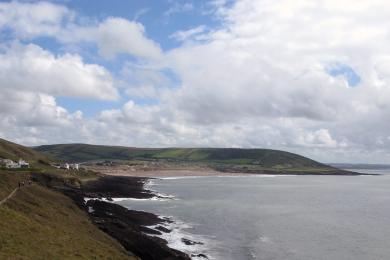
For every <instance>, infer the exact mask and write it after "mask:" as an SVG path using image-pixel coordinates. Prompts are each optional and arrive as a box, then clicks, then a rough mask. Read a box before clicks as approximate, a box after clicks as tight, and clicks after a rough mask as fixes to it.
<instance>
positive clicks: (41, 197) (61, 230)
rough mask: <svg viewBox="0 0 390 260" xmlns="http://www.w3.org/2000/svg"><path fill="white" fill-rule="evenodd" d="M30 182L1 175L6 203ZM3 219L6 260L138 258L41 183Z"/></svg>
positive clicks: (0, 251) (19, 197)
mask: <svg viewBox="0 0 390 260" xmlns="http://www.w3.org/2000/svg"><path fill="white" fill-rule="evenodd" d="M26 177H27V174H26V173H18V172H5V171H0V195H1V198H3V197H5V196H7V195H8V194H9V192H10V191H12V190H13V189H14V188H15V187H16V186H17V183H18V181H19V180H21V179H25V178H26ZM59 178H60V177H59ZM0 219H1V222H0V259H136V258H135V257H132V256H129V255H128V254H127V252H126V251H125V250H124V249H123V248H122V247H121V246H120V244H119V243H117V242H116V241H115V240H113V239H112V238H111V237H109V236H108V235H106V234H105V233H103V232H102V231H100V230H99V229H98V228H97V227H96V226H94V225H93V224H92V223H91V222H90V220H89V218H88V216H87V214H86V213H85V212H84V211H82V210H81V209H80V208H78V207H77V206H76V205H75V204H74V203H73V201H72V200H71V199H70V198H68V197H66V196H65V195H63V194H61V193H58V192H55V191H52V190H50V189H48V188H45V187H43V186H40V185H37V184H34V185H32V186H28V187H24V188H22V189H20V190H18V191H17V193H16V195H15V196H14V197H12V198H11V199H10V200H8V201H7V202H6V203H5V204H4V205H2V206H0Z"/></svg>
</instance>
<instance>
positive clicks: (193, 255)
mask: <svg viewBox="0 0 390 260" xmlns="http://www.w3.org/2000/svg"><path fill="white" fill-rule="evenodd" d="M191 256H192V257H199V258H204V259H209V258H208V257H207V255H205V254H191Z"/></svg>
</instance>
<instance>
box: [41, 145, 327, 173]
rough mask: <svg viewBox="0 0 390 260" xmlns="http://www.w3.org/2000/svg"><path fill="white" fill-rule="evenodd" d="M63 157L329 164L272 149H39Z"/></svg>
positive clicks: (87, 146) (230, 162)
mask: <svg viewBox="0 0 390 260" xmlns="http://www.w3.org/2000/svg"><path fill="white" fill-rule="evenodd" d="M35 149H36V150H37V151H39V152H42V153H44V154H46V155H49V156H53V157H55V158H57V159H59V160H64V161H73V162H85V161H92V160H104V159H107V160H136V159H148V160H150V159H156V160H157V159H166V160H178V161H187V162H199V163H223V164H234V165H247V164H253V165H261V166H263V167H278V166H280V167H294V168H301V167H310V168H316V167H326V166H325V165H323V164H321V163H319V162H316V161H314V160H311V159H309V158H306V157H303V156H300V155H297V154H294V153H289V152H284V151H279V150H270V149H237V148H134V147H123V146H103V145H88V144H57V145H44V146H39V147H36V148H35Z"/></svg>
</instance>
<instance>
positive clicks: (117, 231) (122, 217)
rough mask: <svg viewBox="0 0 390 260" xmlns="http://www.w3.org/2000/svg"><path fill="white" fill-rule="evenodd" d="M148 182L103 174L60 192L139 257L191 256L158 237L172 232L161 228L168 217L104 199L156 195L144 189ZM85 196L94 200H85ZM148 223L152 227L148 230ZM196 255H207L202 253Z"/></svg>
mask: <svg viewBox="0 0 390 260" xmlns="http://www.w3.org/2000/svg"><path fill="white" fill-rule="evenodd" d="M147 181H148V178H137V177H117V176H104V177H101V178H99V179H98V180H96V181H90V182H87V183H85V184H83V185H82V187H81V188H80V189H75V188H69V187H67V188H63V189H62V192H64V193H65V194H66V195H68V196H69V197H71V198H72V199H73V200H74V201H75V202H76V203H77V204H78V205H79V206H80V207H82V208H84V209H85V210H86V212H88V214H89V216H90V218H91V220H92V222H93V223H94V224H95V225H97V226H98V227H99V228H100V229H101V230H102V231H104V232H105V233H107V234H109V235H110V236H111V237H113V238H115V239H116V240H117V241H119V243H121V244H122V246H123V247H124V248H125V249H126V250H128V251H129V252H131V253H133V254H135V255H137V256H138V257H140V258H141V259H143V260H163V259H166V260H168V259H172V260H173V259H178V260H182V259H183V260H187V259H191V257H190V256H189V255H187V254H185V253H183V252H180V251H178V250H175V249H172V248H170V247H168V244H167V241H166V240H164V239H162V238H159V237H157V236H158V235H161V234H162V232H168V233H169V232H170V231H171V230H169V229H167V228H166V227H164V224H169V223H171V222H172V221H171V220H169V219H167V218H160V217H158V216H157V215H155V214H152V213H148V212H142V211H135V210H128V209H126V208H124V207H122V206H120V205H117V204H114V203H110V202H107V200H108V201H109V200H112V198H137V199H150V198H153V197H155V195H154V194H153V193H152V192H151V191H148V190H145V189H144V184H145V183H146V182H147ZM85 198H95V199H89V200H87V201H85ZM101 199H105V200H104V201H102V200H101ZM148 226H154V227H155V228H153V229H151V228H149V227H148ZM186 242H188V241H186ZM192 242H193V241H189V242H188V243H192ZM195 243H196V242H195ZM199 257H201V258H204V259H206V258H207V257H206V256H203V255H201V256H199Z"/></svg>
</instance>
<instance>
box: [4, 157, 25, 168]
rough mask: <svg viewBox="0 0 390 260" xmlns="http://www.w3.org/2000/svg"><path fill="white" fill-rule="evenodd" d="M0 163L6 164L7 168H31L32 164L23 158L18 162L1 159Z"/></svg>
mask: <svg viewBox="0 0 390 260" xmlns="http://www.w3.org/2000/svg"><path fill="white" fill-rule="evenodd" d="M0 165H3V166H5V168H7V169H18V168H29V167H30V164H29V163H28V162H26V161H24V160H22V159H19V161H18V162H14V161H12V160H10V159H0Z"/></svg>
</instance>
